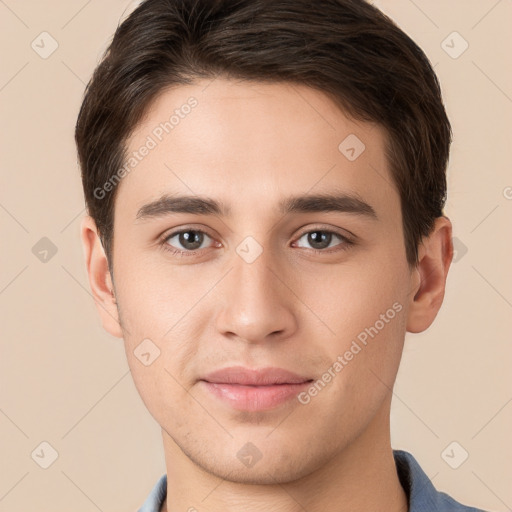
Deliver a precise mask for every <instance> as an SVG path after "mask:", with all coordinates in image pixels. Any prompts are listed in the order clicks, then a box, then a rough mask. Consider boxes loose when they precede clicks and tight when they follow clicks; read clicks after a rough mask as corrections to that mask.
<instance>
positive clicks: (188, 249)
mask: <svg viewBox="0 0 512 512" xmlns="http://www.w3.org/2000/svg"><path fill="white" fill-rule="evenodd" d="M207 238H211V237H210V236H209V235H208V234H207V233H206V232H205V231H202V230H200V229H190V228H186V229H182V230H180V231H174V232H172V233H170V234H167V235H165V237H164V238H163V239H162V247H163V248H164V249H165V250H166V251H170V252H171V253H173V254H180V255H182V256H188V255H189V254H195V253H196V251H199V250H200V249H205V247H204V246H203V244H204V243H205V240H206V239H207ZM173 239H175V240H174V244H176V245H177V246H178V247H176V245H173V243H171V241H172V240H173ZM180 247H181V248H180Z"/></svg>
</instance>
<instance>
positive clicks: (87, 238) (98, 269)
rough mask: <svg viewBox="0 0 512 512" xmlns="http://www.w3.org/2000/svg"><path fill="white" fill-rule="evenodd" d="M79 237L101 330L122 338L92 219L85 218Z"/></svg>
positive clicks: (105, 260)
mask: <svg viewBox="0 0 512 512" xmlns="http://www.w3.org/2000/svg"><path fill="white" fill-rule="evenodd" d="M80 237H81V239H82V246H83V249H84V255H85V265H86V267H87V273H88V275H89V285H90V287H91V292H92V296H93V297H94V302H95V304H96V308H97V309H98V313H99V314H100V318H101V322H102V324H103V328H104V329H105V330H106V331H107V332H109V333H110V334H111V335H112V336H115V337H116V338H122V337H123V331H122V329H121V325H120V323H119V312H118V310H117V305H116V300H115V296H114V288H113V285H112V279H111V277H110V272H109V268H108V261H107V257H106V255H105V251H104V249H103V245H102V244H101V239H100V236H99V233H98V230H97V228H96V223H95V222H94V219H93V218H92V217H90V216H86V217H84V218H83V219H82V223H81V226H80Z"/></svg>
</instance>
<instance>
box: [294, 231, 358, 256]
mask: <svg viewBox="0 0 512 512" xmlns="http://www.w3.org/2000/svg"><path fill="white" fill-rule="evenodd" d="M303 238H305V240H306V242H307V243H308V244H310V246H311V249H312V250H314V251H319V252H334V251H326V249H328V248H330V247H333V245H332V242H335V241H336V239H338V240H341V243H337V244H334V247H337V249H335V251H338V250H344V249H347V248H348V247H349V246H351V245H353V243H354V242H352V240H350V239H349V238H347V237H346V236H343V235H341V234H340V233H336V232H334V231H330V230H326V229H314V230H310V231H306V232H305V233H303V234H302V235H301V236H300V237H299V238H298V241H299V240H301V239H303ZM339 246H341V247H339ZM306 248H307V247H306Z"/></svg>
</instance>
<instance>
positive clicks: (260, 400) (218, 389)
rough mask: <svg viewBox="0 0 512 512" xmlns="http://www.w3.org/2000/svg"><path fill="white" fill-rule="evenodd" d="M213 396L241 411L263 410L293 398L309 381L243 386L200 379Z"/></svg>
mask: <svg viewBox="0 0 512 512" xmlns="http://www.w3.org/2000/svg"><path fill="white" fill-rule="evenodd" d="M201 382H202V383H203V384H204V385H205V386H206V388H207V389H208V391H210V392H211V393H212V394H213V395H214V396H216V397H218V398H220V399H221V400H223V401H224V402H227V403H228V404H229V405H231V406H232V407H233V408H235V409H239V410H241V411H265V410H269V409H273V408H274V407H277V406H279V405H281V404H283V403H285V402H287V401H288V400H291V399H293V398H295V397H296V396H297V395H298V394H299V393H300V392H301V391H302V390H303V389H304V388H306V387H308V386H309V385H310V384H311V382H303V383H301V384H275V385H273V386H243V385H241V384H216V383H212V382H207V381H201Z"/></svg>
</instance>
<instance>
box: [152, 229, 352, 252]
mask: <svg viewBox="0 0 512 512" xmlns="http://www.w3.org/2000/svg"><path fill="white" fill-rule="evenodd" d="M187 232H193V233H203V234H204V235H206V236H208V237H210V238H212V237H211V236H210V235H209V234H208V233H207V232H206V231H203V230H202V229H192V228H184V229H180V230H178V231H173V232H171V233H169V234H165V235H164V236H162V238H161V239H160V242H159V245H160V246H161V247H162V249H163V250H164V251H166V252H169V253H171V254H173V255H175V256H179V257H188V256H196V255H197V254H198V253H199V252H200V251H202V250H203V249H196V250H195V251H180V250H179V249H175V248H173V247H172V246H170V245H169V244H168V243H167V241H168V240H169V239H170V238H173V237H175V236H176V235H179V234H180V233H187ZM315 232H320V233H329V234H332V235H334V236H336V237H338V238H339V239H340V240H341V241H342V243H340V244H338V245H337V246H335V247H340V248H338V249H336V248H335V249H334V250H333V248H331V249H330V250H329V249H307V250H308V251H312V252H313V253H315V254H332V253H334V252H338V251H346V250H348V249H349V248H350V247H351V246H352V245H355V242H354V241H353V240H350V239H349V238H348V237H346V236H343V235H341V234H340V233H337V232H336V231H332V230H329V229H321V228H314V229H310V230H308V231H304V232H303V233H301V234H300V235H299V237H298V238H297V240H300V239H301V238H302V237H303V236H304V235H307V234H309V233H315Z"/></svg>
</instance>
